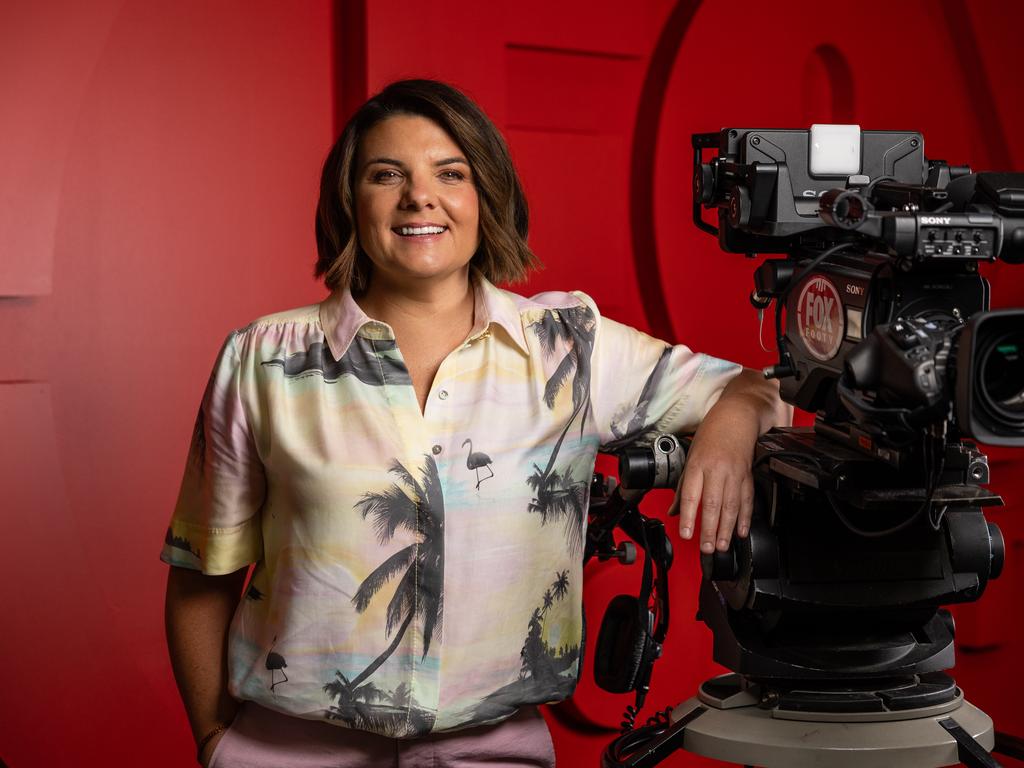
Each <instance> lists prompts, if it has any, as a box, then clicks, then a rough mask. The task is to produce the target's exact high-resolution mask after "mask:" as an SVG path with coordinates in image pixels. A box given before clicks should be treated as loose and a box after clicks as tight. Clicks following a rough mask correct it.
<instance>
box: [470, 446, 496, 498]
mask: <svg viewBox="0 0 1024 768" xmlns="http://www.w3.org/2000/svg"><path fill="white" fill-rule="evenodd" d="M467 444H468V445H469V456H467V457H466V468H467V469H472V470H473V471H474V472H476V489H477V490H478V491H479V490H480V483H482V482H483V481H484V480H490V479H491V478H492V477H494V471H493V470H492V469H491V466H490V465H491V463H492V462H491V457H490V456H488V455H487V454H486V453H484V452H482V451H474V450H473V441H472V440H470V439H469V438H468V437H467V438H466V440H465V441H464V442H463V443H462V447H463V448H465V447H466V445H467ZM481 468H483V469H486V470H487V471H488V472H490V474H489V475H487V477H485V478H482V479H481V477H480V469H481Z"/></svg>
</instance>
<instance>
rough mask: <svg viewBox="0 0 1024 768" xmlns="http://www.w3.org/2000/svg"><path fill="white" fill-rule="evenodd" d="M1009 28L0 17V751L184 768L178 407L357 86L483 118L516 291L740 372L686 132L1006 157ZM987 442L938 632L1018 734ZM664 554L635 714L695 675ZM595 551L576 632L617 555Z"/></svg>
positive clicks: (532, 6) (221, 8)
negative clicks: (904, 143) (516, 223)
mask: <svg viewBox="0 0 1024 768" xmlns="http://www.w3.org/2000/svg"><path fill="white" fill-rule="evenodd" d="M812 8H813V12H812V10H811V9H812ZM840 13H841V14H842V15H840ZM1021 22H1024V8H1021V7H1018V6H1016V5H1010V4H1005V3H998V2H995V1H992V2H972V3H970V5H969V7H968V4H967V3H966V2H964V1H963V0H956V1H954V0H945V1H944V2H938V3H936V2H931V3H929V2H924V0H921V1H920V2H910V1H909V0H908V2H903V3H891V2H880V1H879V0H869V1H867V2H862V3H859V4H857V5H856V7H855V9H851V8H850V7H848V6H842V5H837V6H828V5H824V6H823V5H821V4H817V5H814V6H811V5H808V4H807V3H803V2H795V0H791V1H789V2H776V3H773V4H772V5H771V10H770V12H769V11H768V10H766V9H762V10H761V11H760V12H756V13H755V11H754V6H751V5H747V4H743V3H724V2H710V1H707V2H704V3H698V2H696V1H694V2H691V3H680V4H678V5H677V4H676V3H674V2H671V1H670V0H646V1H645V2H635V3H631V4H629V5H628V6H627V5H623V4H621V3H611V2H607V3H603V4H602V3H597V4H595V3H593V2H582V0H571V1H569V0H567V1H566V2H561V3H557V4H553V3H546V2H540V1H539V0H523V1H521V2H518V3H516V4H514V5H512V4H503V3H480V2H471V1H470V0H449V2H445V3H441V4H433V5H430V6H423V5H420V4H413V3H408V2H398V1H397V0H373V1H372V2H367V3H360V2H341V1H339V2H337V3H334V2H330V0H304V2H302V3H289V4H284V3H276V2H272V1H271V0H263V1H261V2H254V1H253V0H248V1H247V2H241V0H224V2H220V3H215V4H213V3H205V2H200V0H190V1H189V2H177V3H156V2H145V1H144V0H94V1H93V2H91V3H88V4H82V3H78V2H74V1H73V0H50V1H49V2H47V3H45V4H43V3H39V4H28V3H23V4H16V3H3V4H0V103H3V104H4V105H5V106H6V107H7V109H6V110H5V115H4V120H3V123H2V127H0V139H2V140H0V331H2V338H3V340H4V347H5V351H6V354H4V355H2V356H0V427H2V430H3V432H2V434H3V438H2V440H0V488H2V489H3V499H4V501H3V506H2V514H3V517H4V520H5V521H6V522H7V526H6V527H7V531H8V537H7V543H8V546H7V547H6V552H5V556H4V557H3V558H2V560H0V606H2V610H3V612H4V622H3V631H2V632H0V658H3V659H4V661H5V664H4V670H3V684H2V695H0V758H2V759H3V760H4V761H6V763H7V764H8V765H10V766H11V768H32V767H33V766H39V767H44V766H45V767H46V768H50V767H56V766H93V765H96V766H99V765H104V766H106V765H133V764H137V763H138V762H144V764H146V765H149V766H154V767H155V768H159V767H162V766H179V765H188V764H190V761H191V759H192V754H193V753H192V748H191V745H190V740H189V736H188V731H187V726H186V722H185V718H184V714H183V712H182V710H181V707H180V704H179V702H178V699H177V694H176V692H175V690H174V686H173V681H172V678H171V674H170V668H169V665H168V662H167V659H166V651H165V648H164V642H163V628H162V593H163V585H164V580H165V578H166V570H165V566H163V565H162V564H161V563H160V562H159V561H158V560H157V552H158V550H159V546H160V542H161V541H162V538H163V532H164V528H165V526H166V522H167V518H168V514H169V511H170V507H171V505H172V503H173V500H174V496H175V493H176V490H177V484H178V481H179V479H180V472H181V468H182V465H183V461H184V454H185V450H186V447H187V444H188V438H189V433H190V430H191V425H192V420H193V418H194V413H195V407H196V403H197V402H198V399H199V396H200V394H201V390H202V387H203V385H204V384H205V381H206V376H207V374H208V369H209V365H210V364H211V361H212V360H213V357H214V355H215V353H216V350H217V347H218V345H219V343H220V341H221V340H222V339H223V335H224V333H225V332H226V331H227V330H228V329H230V328H233V327H238V326H241V325H243V324H245V323H246V322H247V321H249V320H250V319H252V318H253V317H255V316H257V315H260V314H264V313H266V312H269V311H272V310H275V309H280V308H284V307H288V306H297V305H300V304H304V303H308V302H311V301H315V300H317V299H318V298H319V297H320V296H321V295H322V290H321V287H320V286H318V285H317V284H316V283H315V282H314V281H313V280H312V278H311V265H312V263H313V258H314V255H315V246H314V240H313V236H312V221H313V208H314V205H315V200H316V194H317V183H318V178H319V169H320V168H319V166H320V163H321V162H322V159H323V157H324V155H325V153H326V150H327V148H328V146H329V144H330V142H331V141H332V139H333V137H334V135H335V132H336V131H337V129H338V127H339V120H340V119H343V117H344V116H345V114H347V111H349V110H350V109H351V108H352V105H354V104H358V103H359V100H360V99H361V98H362V97H364V96H365V95H366V94H367V93H368V92H372V91H374V90H376V89H378V88H380V87H381V86H383V85H384V84H385V83H387V82H388V81H390V80H392V79H395V78H398V77H404V76H426V77H439V78H442V79H446V80H449V81H451V82H453V83H455V84H457V85H459V86H461V87H463V88H464V89H465V90H467V91H468V92H469V93H470V94H471V95H472V96H474V97H475V98H476V99H477V100H478V101H479V102H480V103H481V104H482V105H483V106H484V108H485V109H486V110H487V111H488V112H489V113H490V114H491V115H492V117H493V118H494V119H495V121H496V122H497V123H498V125H499V127H501V128H502V129H503V131H504V132H505V134H506V136H507V137H508V140H509V143H510V145H511V148H512V152H513V155H514V158H515V160H516V162H517V164H518V166H519V169H520V172H521V174H522V176H523V179H524V183H525V185H526V189H527V193H528V195H529V198H530V202H531V211H532V219H533V221H532V223H533V226H532V233H531V244H532V245H533V247H534V248H535V250H536V251H537V252H538V254H539V255H540V256H541V258H542V259H543V260H544V261H545V262H546V264H547V268H546V269H545V271H543V272H542V273H540V274H538V275H537V276H535V277H534V278H533V279H532V280H531V282H530V284H529V285H528V286H527V287H526V288H525V289H524V292H532V291H535V290H543V289H547V288H579V289H582V290H585V291H587V292H589V293H590V294H591V295H593V296H594V297H595V298H596V299H597V300H598V302H599V304H600V305H601V306H602V307H603V309H604V311H605V313H606V314H608V315H611V316H613V317H616V318H617V319H620V320H623V321H626V322H629V323H632V324H634V325H637V326H640V327H645V328H652V329H654V330H658V331H660V332H662V333H663V334H664V335H666V336H672V337H673V338H676V339H679V340H685V341H686V342H687V343H689V344H691V345H692V346H695V347H699V348H702V349H706V350H708V351H711V352H713V353H716V354H719V355H723V356H727V357H732V358H735V359H738V360H741V361H742V362H745V363H747V364H749V365H761V364H763V363H765V362H767V356H765V355H764V354H763V353H761V352H760V351H759V350H758V348H757V341H756V339H757V324H756V317H755V315H754V313H753V312H752V311H751V310H750V309H749V305H748V304H747V302H746V294H747V292H748V291H749V287H750V285H751V282H750V274H751V269H752V263H751V262H748V261H745V260H744V259H743V258H742V257H740V256H731V255H726V254H722V253H720V252H719V251H718V249H717V246H716V245H715V243H714V242H713V241H712V239H711V238H709V237H707V236H704V235H701V234H700V233H698V232H696V230H694V229H693V227H692V225H691V224H690V223H689V199H690V197H689V185H690V173H689V150H688V149H687V148H688V146H689V134H690V133H691V132H693V131H697V130H715V129H717V128H719V127H721V126H724V125H728V124H741V123H742V124H749V125H755V124H756V125H773V126H804V125H807V124H809V123H810V122H813V121H818V122H829V121H849V120H855V121H858V122H860V123H861V125H862V126H864V127H873V128H899V129H918V130H921V131H923V132H924V134H925V137H926V140H927V142H928V145H927V151H928V154H929V156H933V157H943V158H945V159H948V160H950V161H952V162H957V163H959V162H967V163H970V164H972V165H973V166H975V167H976V168H978V169H985V168H1018V169H1019V168H1022V167H1024V140H1022V139H1021V133H1020V131H1019V130H1016V128H1017V126H1018V125H1020V124H1021V123H1022V118H1024V107H1022V104H1024V100H1022V98H1021V97H1022V95H1024V85H1022V84H1021V82H1020V79H1019V64H1018V63H1017V62H1016V60H1015V57H1016V55H1017V53H1018V48H1017V30H1019V29H1020V26H1021ZM645 163H648V164H649V172H648V170H647V169H648V166H646V165H645ZM645 201H649V204H648V203H647V202H645ZM990 275H991V276H992V277H993V279H994V294H995V303H996V304H1000V305H1013V304H1017V305H1024V269H1021V270H1014V268H1012V267H1006V266H1002V267H997V268H995V269H993V270H990ZM659 289H660V290H659ZM650 295H654V296H655V297H658V296H661V297H663V298H665V299H666V302H667V309H666V310H665V312H663V313H661V314H660V315H659V313H658V312H657V311H656V307H653V306H652V304H651V301H650V299H649V298H645V296H648V297H649V296H650ZM1017 455H1019V452H1018V454H1017ZM996 458H997V459H998V461H995V462H994V464H993V467H994V479H995V484H996V486H997V487H998V488H999V489H1000V490H1005V492H1006V496H1007V499H1008V501H1009V502H1010V507H1009V508H1008V509H1006V510H1004V511H999V512H996V513H994V514H993V516H992V517H993V519H995V520H997V521H998V522H999V524H1000V525H1001V526H1002V527H1003V530H1004V532H1005V533H1006V535H1007V544H1008V561H1009V562H1008V565H1007V568H1006V571H1005V572H1004V574H1003V577H1002V578H1001V579H1000V580H999V581H997V582H995V583H994V584H993V585H992V586H991V588H990V592H989V594H988V595H986V597H985V599H984V600H983V601H982V602H981V603H979V604H978V605H976V606H971V607H969V608H968V609H967V610H962V611H960V612H959V621H960V624H959V626H960V639H961V642H963V641H967V642H969V644H970V645H971V646H972V647H982V646H990V645H994V646H996V648H995V650H988V651H982V652H976V653H961V655H960V657H959V664H958V667H957V672H956V674H957V679H958V681H959V682H960V684H961V685H962V686H963V687H964V688H965V690H966V692H967V695H968V696H969V697H970V698H971V699H972V700H973V701H974V702H975V703H976V704H978V705H979V706H982V707H983V708H984V709H986V710H987V711H988V712H989V713H990V714H992V715H993V717H994V718H995V720H996V723H997V726H998V727H1000V728H1001V729H1003V730H1007V731H1011V732H1016V733H1024V707H1021V705H1020V704H1019V700H1018V699H1017V698H1015V697H1013V695H1012V691H1011V686H1008V685H1007V684H1006V681H1007V677H1008V675H1011V674H1012V670H1013V669H1014V667H1013V666H1012V664H1013V663H1014V662H1015V661H1016V660H1017V659H1019V658H1021V651H1022V650H1024V648H1022V640H1021V637H1022V636H1024V621H1022V619H1021V618H1020V611H1019V608H1018V607H1019V605H1020V604H1021V600H1022V597H1024V595H1022V588H1021V585H1022V576H1024V573H1022V570H1021V569H1022V566H1021V564H1020V562H1019V561H1020V560H1021V556H1022V554H1024V525H1022V524H1021V522H1020V521H1018V520H1017V519H1016V517H1019V512H1020V510H1021V507H1022V502H1024V485H1022V484H1021V481H1020V479H1019V478H1020V477H1021V473H1020V471H1019V470H1020V468H1021V462H1020V460H1019V458H1016V455H1015V454H1014V453H1013V452H1009V451H1003V452H1000V453H999V454H998V455H997V457H996ZM662 503H665V504H667V497H666V496H665V495H662V496H660V497H658V498H656V499H653V500H652V501H651V503H650V504H649V505H648V510H649V511H655V510H657V509H658V508H659V504H662ZM679 550H680V552H679V554H678V555H677V566H676V568H675V569H674V572H673V575H674V583H673V586H674V588H675V592H674V596H673V598H674V606H673V609H674V616H675V621H674V624H673V632H672V635H671V637H670V641H669V650H668V657H667V658H666V659H665V660H663V661H662V662H661V663H660V664H659V666H658V668H657V669H656V671H655V684H654V691H653V693H652V695H651V697H650V699H649V701H650V702H651V705H652V707H654V706H657V707H660V706H664V705H667V704H670V703H673V702H676V701H679V700H681V699H684V698H687V697H688V696H689V695H690V694H691V692H692V691H693V690H694V688H695V687H696V685H697V684H698V683H699V682H700V681H701V680H702V679H704V678H705V677H707V676H709V675H711V674H713V673H714V672H715V668H714V666H713V665H712V664H711V663H710V661H709V660H708V659H709V656H710V635H709V633H708V632H707V630H706V629H704V627H703V625H698V624H696V623H694V622H693V621H692V620H691V617H692V616H693V615H694V611H695V596H696V585H697V568H696V552H695V549H694V547H693V546H692V544H690V543H686V544H680V545H679ZM594 569H595V570H594V571H593V573H592V574H591V575H590V580H589V586H588V596H587V607H588V616H589V617H590V622H591V627H592V629H594V630H596V626H597V622H598V620H599V617H600V615H601V613H602V611H603V608H604V605H605V604H606V603H607V600H608V598H609V596H610V595H612V594H615V593H617V592H620V591H628V590H629V589H630V588H631V586H630V585H631V584H632V583H633V582H634V581H635V579H636V578H637V574H636V573H635V571H637V570H638V568H633V569H629V570H627V569H623V568H621V567H619V566H612V565H605V566H594ZM595 634H596V631H592V633H591V635H592V638H591V642H593V635H595ZM592 650H593V649H592V648H591V649H590V652H591V653H592ZM578 700H579V706H580V708H581V709H582V710H583V711H584V712H585V713H587V714H588V715H589V716H590V717H593V718H597V719H601V720H603V721H605V722H608V723H610V724H614V723H615V722H617V715H618V713H619V712H620V711H621V709H622V708H623V707H624V706H625V704H626V703H628V701H627V700H626V699H625V698H624V697H613V696H611V695H608V694H604V693H602V692H600V691H598V690H597V689H596V688H595V687H594V685H593V683H592V682H591V681H590V680H589V679H588V680H585V681H584V682H583V683H582V684H581V687H580V695H579V696H578ZM549 721H550V722H552V726H553V730H554V733H555V741H556V746H557V749H558V752H559V761H560V762H559V764H560V765H565V766H576V765H580V766H589V765H596V764H597V756H598V755H599V753H600V750H601V747H602V745H603V744H604V743H605V742H606V741H607V739H608V735H601V734H582V733H577V732H573V731H571V730H570V729H568V728H567V727H565V726H564V725H563V724H561V723H560V722H558V719H557V716H552V717H551V718H549ZM154 746H156V748H155V749H154ZM141 752H144V753H146V755H147V756H146V757H145V759H144V760H141V761H140V760H137V759H135V758H133V756H134V755H138V754H140V753H141ZM711 764H713V763H712V762H711V761H707V760H702V759H699V758H694V757H691V756H683V755H680V756H678V757H676V758H673V759H672V760H670V761H668V762H667V763H666V765H679V766H682V765H711Z"/></svg>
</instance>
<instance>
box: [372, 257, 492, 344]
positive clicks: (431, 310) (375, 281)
mask: <svg viewBox="0 0 1024 768" xmlns="http://www.w3.org/2000/svg"><path fill="white" fill-rule="evenodd" d="M473 293H474V291H473V285H472V282H471V280H470V276H469V269H468V268H467V269H466V270H465V271H461V272H459V273H457V274H455V275H451V276H449V277H448V278H446V279H445V280H443V281H427V280H425V281H422V282H420V283H414V284H412V285H409V284H401V285H399V284H395V283H393V282H390V281H388V280H387V278H386V277H385V276H383V275H381V274H374V275H373V276H371V278H370V285H369V287H368V288H367V290H366V291H365V292H364V293H362V294H361V295H358V296H354V297H353V298H355V301H356V303H357V304H358V305H359V306H360V308H361V309H362V310H363V311H364V312H365V313H366V314H367V315H368V316H369V317H372V318H373V319H374V320H380V321H381V322H382V323H387V324H388V325H390V326H391V327H392V328H393V329H394V330H395V332H396V333H400V329H401V330H405V329H409V330H425V329H426V327H427V325H428V324H429V325H431V326H434V327H435V330H436V329H437V327H438V326H437V325H435V324H443V325H441V326H440V327H451V326H452V325H458V326H462V325H466V326H468V327H472V324H473V305H474V297H473Z"/></svg>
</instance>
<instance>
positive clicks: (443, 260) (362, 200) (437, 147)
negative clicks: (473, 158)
mask: <svg viewBox="0 0 1024 768" xmlns="http://www.w3.org/2000/svg"><path fill="white" fill-rule="evenodd" d="M354 192H355V208H356V232H357V234H358V238H359V244H360V245H361V246H362V248H363V250H364V251H365V252H366V255H367V256H368V257H369V258H370V261H371V262H372V263H373V270H374V274H377V273H382V276H384V277H385V279H387V280H389V281H390V282H397V283H400V284H413V283H415V282H416V281H419V280H424V279H433V278H445V277H449V276H451V275H454V274H457V273H459V272H460V271H461V272H465V270H466V268H467V265H468V264H469V260H470V259H471V258H472V257H473V254H474V253H476V249H477V246H478V245H479V242H480V227H479V221H480V216H479V203H478V200H477V193H476V186H475V184H474V181H473V176H472V172H471V171H470V167H469V163H468V162H467V161H466V158H465V157H464V156H463V154H462V150H461V149H459V146H458V145H457V144H456V143H455V141H454V140H453V139H452V137H451V136H449V135H448V133H446V132H445V130H444V129H443V128H441V126H439V125H438V124H437V123H435V122H434V121H433V120H429V119H427V118H425V117H420V116H418V115H397V116H395V117H390V118H387V119H386V120H383V121H382V122H379V123H377V125H375V126H374V127H373V128H371V129H370V130H369V131H367V133H366V135H365V136H364V137H363V140H362V142H361V144H360V146H359V148H358V151H357V153H356V176H355V189H354Z"/></svg>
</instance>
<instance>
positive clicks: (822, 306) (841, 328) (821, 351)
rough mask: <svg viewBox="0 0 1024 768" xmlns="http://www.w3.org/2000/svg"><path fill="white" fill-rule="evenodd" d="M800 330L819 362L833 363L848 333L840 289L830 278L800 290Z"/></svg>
mask: <svg viewBox="0 0 1024 768" xmlns="http://www.w3.org/2000/svg"><path fill="white" fill-rule="evenodd" d="M796 327H797V332H798V333H799V334H800V339H801V341H803V343H804V346H805V347H807V351H808V352H810V353H811V354H812V355H814V357H816V358H817V359H818V360H831V359H832V358H833V357H835V356H836V353H837V352H838V351H839V345H840V344H842V343H843V334H845V332H846V318H845V317H844V316H843V302H842V300H841V299H840V298H839V290H838V289H837V288H836V287H835V285H834V284H833V283H832V281H831V280H829V279H828V278H827V277H821V276H820V275H819V276H817V277H813V278H811V279H810V280H808V281H807V282H806V283H805V284H804V287H803V290H801V291H800V299H799V300H798V302H797V307H796Z"/></svg>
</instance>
